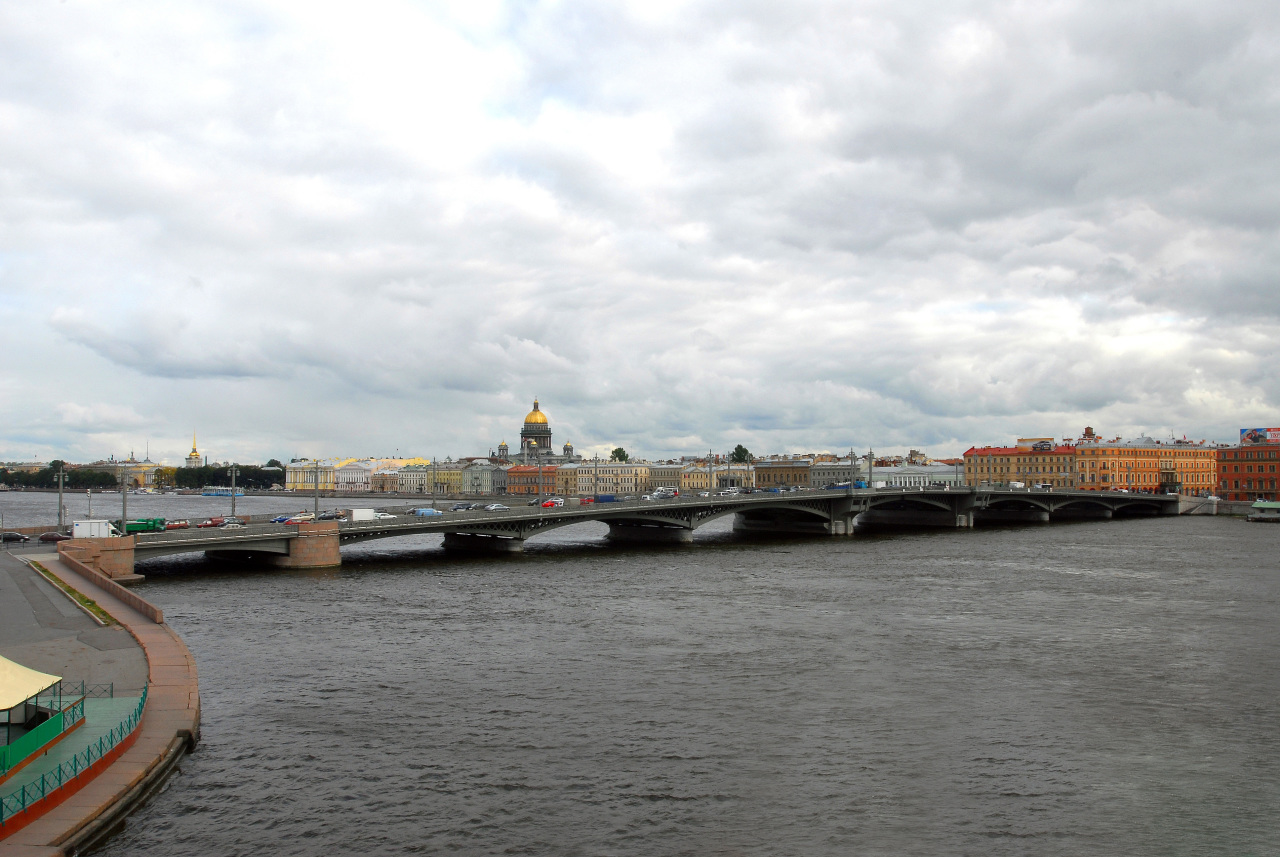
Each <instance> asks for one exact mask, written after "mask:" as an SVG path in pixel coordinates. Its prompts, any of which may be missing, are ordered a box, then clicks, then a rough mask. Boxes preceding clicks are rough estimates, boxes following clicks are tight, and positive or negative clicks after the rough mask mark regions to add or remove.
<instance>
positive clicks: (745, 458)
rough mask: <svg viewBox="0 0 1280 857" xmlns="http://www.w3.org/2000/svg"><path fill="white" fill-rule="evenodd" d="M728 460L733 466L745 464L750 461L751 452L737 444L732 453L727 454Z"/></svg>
mask: <svg viewBox="0 0 1280 857" xmlns="http://www.w3.org/2000/svg"><path fill="white" fill-rule="evenodd" d="M729 460H730V461H732V462H733V463H734V464H747V463H749V462H750V461H751V450H749V449H747V448H746V447H745V446H743V445H742V444H738V445H737V446H735V447H734V448H733V452H731V453H729Z"/></svg>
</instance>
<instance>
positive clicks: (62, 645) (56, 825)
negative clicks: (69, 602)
mask: <svg viewBox="0 0 1280 857" xmlns="http://www.w3.org/2000/svg"><path fill="white" fill-rule="evenodd" d="M33 558H34V559H35V560H36V561H37V562H39V563H40V565H41V566H43V567H44V568H46V569H48V571H49V572H51V573H52V574H53V575H54V576H55V577H57V578H58V579H59V580H60V581H62V582H63V583H65V584H66V585H67V586H69V587H71V588H72V589H74V590H76V591H77V592H79V593H81V594H82V595H84V596H85V597H87V598H89V599H91V600H93V601H94V602H96V603H97V605H98V606H99V607H101V608H102V609H103V610H105V611H106V612H107V613H108V614H109V615H110V616H111V617H112V618H113V619H114V620H115V621H116V622H118V623H119V627H118V628H100V627H93V628H86V629H84V630H79V625H78V624H77V623H78V622H79V620H78V619H77V618H76V616H74V615H73V614H71V613H70V611H69V609H68V608H67V607H66V606H65V605H64V604H63V603H62V602H61V601H59V600H58V599H62V598H63V597H64V596H62V595H61V594H60V593H56V591H55V590H53V589H52V586H51V584H49V583H48V582H47V581H43V580H37V579H36V578H38V577H39V575H38V574H37V572H36V571H35V570H34V569H31V568H29V567H25V568H24V569H23V570H19V569H16V568H14V567H13V565H12V564H13V562H15V561H16V560H20V559H26V558H25V557H15V558H12V559H10V558H8V557H6V558H5V562H6V569H5V570H6V571H7V572H8V575H9V577H10V578H11V579H12V581H13V584H14V588H15V589H16V590H17V591H20V592H21V594H22V595H23V596H24V598H23V599H22V600H21V601H19V600H18V599H9V603H8V604H7V605H6V611H7V612H8V613H15V614H18V613H22V612H23V611H25V612H27V613H29V614H30V615H29V617H26V619H27V621H26V623H25V625H26V626H27V627H29V628H31V629H33V630H32V636H33V637H35V638H36V639H34V640H33V641H32V642H31V643H18V644H15V643H14V641H13V636H14V631H13V630H10V632H9V634H8V638H7V643H8V644H7V645H6V646H5V648H4V649H3V651H4V653H5V654H6V655H12V656H13V657H15V658H17V659H19V660H23V659H25V660H26V661H27V662H28V663H31V665H32V666H34V667H36V668H39V669H42V670H45V671H49V672H53V673H55V674H58V675H64V676H67V677H71V675H72V674H78V676H86V677H87V678H88V679H89V680H91V681H94V682H99V683H101V682H107V681H117V680H121V681H122V684H124V685H125V688H126V689H128V686H129V685H131V684H135V685H136V684H142V685H145V688H146V691H147V699H146V705H145V708H144V709H143V714H142V720H141V723H140V724H139V726H138V727H137V728H136V729H135V730H134V733H133V734H132V735H131V736H130V739H129V740H130V741H131V742H132V743H130V744H129V745H128V746H127V747H126V748H125V749H124V750H123V752H121V753H120V754H119V756H118V757H117V758H115V759H114V760H112V761H110V763H109V764H108V765H107V766H106V767H105V768H104V769H103V770H101V772H99V773H98V774H97V775H96V776H94V777H93V778H92V779H90V780H88V781H87V782H86V783H85V784H84V785H83V786H81V787H80V788H79V789H78V790H77V791H75V792H74V793H69V796H68V797H66V799H64V800H62V802H61V803H59V804H58V805H56V806H54V807H52V808H51V809H49V810H48V811H47V812H45V813H44V814H43V815H41V816H39V817H38V818H36V819H35V820H34V821H31V822H30V823H28V824H26V825H25V826H23V827H21V828H20V829H18V830H17V831H16V832H14V833H12V834H10V835H8V836H7V837H5V838H3V839H0V855H10V854H12V855H58V854H76V853H81V852H83V851H85V850H88V849H89V848H92V847H94V846H95V845H96V844H98V843H99V842H101V841H102V840H103V839H105V838H106V837H107V836H109V835H110V834H111V832H112V831H114V830H115V829H116V828H118V827H119V825H120V824H121V823H122V822H123V820H124V819H125V818H126V817H127V816H128V815H129V813H131V812H132V811H133V810H134V809H136V808H137V807H138V806H140V805H141V804H142V803H143V802H145V801H146V800H147V799H148V798H150V797H151V795H153V794H154V793H155V792H156V791H157V790H158V789H159V788H160V786H161V785H163V783H164V781H165V779H166V778H167V777H168V776H169V775H170V774H171V773H173V771H174V770H175V769H176V768H177V766H178V764H179V762H180V760H181V758H182V756H183V755H184V754H185V753H187V752H189V751H191V750H192V749H194V747H195V744H196V741H197V740H198V738H199V732H200V694H199V685H198V677H197V673H196V664H195V659H194V658H193V657H192V655H191V652H190V651H189V650H188V649H187V647H186V645H185V644H184V643H183V642H182V640H181V638H179V637H178V635H177V634H176V633H175V632H174V631H173V630H172V629H171V628H169V626H168V625H166V624H164V623H163V621H159V622H157V621H153V619H152V618H149V617H148V616H147V615H145V613H144V612H143V610H144V609H145V608H151V609H150V610H149V611H147V612H152V615H153V616H154V617H156V618H158V619H163V616H162V614H160V612H159V611H158V610H157V609H156V608H154V607H151V605H149V604H144V605H140V606H141V607H142V608H143V609H135V608H134V607H132V606H130V605H129V604H126V603H125V601H124V600H123V599H122V598H119V597H116V595H113V594H112V592H110V591H108V589H109V588H110V587H109V586H107V585H105V584H104V585H103V586H98V585H95V583H94V582H92V581H91V580H88V579H86V578H85V577H82V576H81V575H79V574H76V573H75V572H73V571H72V570H71V569H70V568H68V567H67V566H66V565H65V564H63V563H62V562H61V561H59V559H58V558H57V557H56V555H49V554H40V555H38V556H34V557H33ZM128 595H131V593H128ZM133 597H136V596H133ZM153 611H154V612H153ZM5 618H6V619H11V618H13V617H10V616H8V615H6V617H5ZM23 618H24V617H22V616H20V615H19V616H17V620H18V621H21V620H22V619H23ZM81 624H83V623H81ZM10 627H12V626H10ZM41 628H43V629H46V630H45V632H44V633H43V634H41V633H39V630H38V629H41ZM120 629H123V631H124V632H126V633H127V637H122V636H121V633H120ZM67 632H75V636H74V641H73V640H72V638H71V637H68V636H67ZM59 633H61V634H62V636H57V635H58V634H59ZM86 635H96V636H89V637H88V639H85V638H86ZM41 637H43V638H44V639H40V638H41ZM76 642H83V643H85V644H86V645H84V646H77V645H76ZM86 648H87V649H93V650H104V651H108V652H117V653H121V654H120V655H119V656H118V657H117V658H115V659H112V658H102V657H98V658H97V659H96V660H95V659H94V658H93V657H92V656H91V655H90V654H87V653H86V652H85V651H82V650H81V649H86ZM86 657H88V658H89V661H91V663H86V662H85V659H86ZM139 661H140V665H141V667H142V670H144V672H143V673H142V676H139V675H138V672H139ZM33 662H34V663H33ZM78 676H77V677H78Z"/></svg>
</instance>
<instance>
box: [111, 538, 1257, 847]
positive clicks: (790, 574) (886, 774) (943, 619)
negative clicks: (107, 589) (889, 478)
mask: <svg viewBox="0 0 1280 857" xmlns="http://www.w3.org/2000/svg"><path fill="white" fill-rule="evenodd" d="M602 532H603V528H602V527H600V528H596V527H591V526H587V527H582V528H579V529H570V530H563V531H560V532H559V533H557V534H553V535H551V536H548V537H544V541H542V542H541V543H539V541H537V540H535V541H532V542H530V543H529V550H528V552H527V553H525V554H524V555H523V556H516V557H501V558H480V559H460V558H457V557H455V556H452V555H446V554H444V553H443V552H442V551H441V550H440V549H439V547H438V545H439V540H438V538H427V537H423V538H421V539H418V540H416V541H411V540H403V541H393V540H388V541H385V542H374V543H370V544H367V545H365V546H362V547H360V548H356V549H344V556H345V557H346V559H347V563H346V565H345V566H344V567H342V568H341V569H340V570H333V571H326V572H321V573H287V572H279V571H271V572H268V571H253V570H245V569H242V568H237V567H234V566H232V567H228V566H215V565H209V564H206V563H204V562H203V561H194V560H190V561H181V560H176V561H175V560H169V561H166V562H157V563H153V564H151V565H150V566H149V567H148V568H147V569H146V570H147V572H148V574H149V575H150V577H149V579H148V582H147V583H146V584H144V585H143V586H142V587H141V589H140V591H141V593H142V594H143V595H144V596H145V597H147V598H149V599H151V600H152V601H154V602H156V603H157V604H159V605H161V606H162V607H163V608H164V610H165V614H166V616H167V618H168V620H169V622H170V623H171V624H172V625H173V627H174V628H176V629H177V630H178V631H179V633H181V634H182V636H183V637H184V639H185V640H186V641H187V643H188V644H189V645H190V647H191V649H192V651H193V652H194V653H195V656H196V659H197V661H198V664H199V669H200V684H201V695H202V698H203V702H204V740H203V743H202V744H201V745H200V749H199V750H198V752H197V753H196V754H195V755H194V756H192V757H190V758H188V759H187V761H186V762H185V763H184V765H183V767H182V773H181V775H180V776H178V777H176V778H175V779H174V780H173V781H172V783H171V785H170V787H169V788H168V790H167V791H166V792H165V793H164V794H163V795H162V796H160V797H159V798H157V799H156V800H155V801H154V802H153V803H152V804H151V805H150V806H149V807H147V808H146V809H145V810H144V811H142V812H141V813H140V814H138V815H137V816H135V817H134V818H133V819H132V820H131V821H130V822H129V824H128V827H127V829H126V830H125V831H124V832H123V833H122V834H121V835H120V836H118V837H116V838H115V839H114V840H112V841H111V842H110V843H109V844H108V846H107V847H106V848H105V850H104V853H106V854H111V855H117V854H118V855H126V854H128V855H133V854H156V855H171V854H174V853H184V854H210V855H214V854H218V855H221V854H259V853H274V854H306V855H311V854H351V853H376V854H383V853H405V852H414V853H427V854H435V853H461V854H505V853H510V854H548V855H601V854H616V855H673V854H690V855H704V854H730V855H732V854H743V855H766V854H770V855H772V854H777V855H784V854H785V855H849V854H858V855H880V854H883V855H904V854H919V855H940V854H1028V853H1033V854H1099V855H1104V854H1105V855H1114V854H1129V855H1133V854H1173V855H1181V854H1188V855H1190V854H1274V853H1277V850H1278V849H1280V846H1277V844H1276V843H1277V842H1280V837H1278V836H1277V833H1278V832H1280V831H1278V828H1280V822H1278V821H1277V816H1276V813H1275V809H1276V807H1277V806H1280V761H1278V760H1280V729H1278V728H1277V727H1278V726H1280V717H1277V713H1276V705H1277V699H1278V698H1280V694H1278V693H1277V690H1278V689H1280V687H1278V685H1280V680H1278V679H1277V669H1276V664H1277V660H1278V659H1277V648H1278V647H1277V634H1278V632H1277V628H1280V623H1278V622H1277V619H1280V608H1278V605H1277V584H1276V580H1277V571H1278V570H1277V565H1278V561H1277V551H1276V545H1277V540H1278V539H1280V527H1267V526H1263V525H1256V524H1247V523H1244V522H1242V521H1239V520H1230V519H1214V518H1181V519H1157V520H1143V521H1116V522H1110V523H1102V522H1099V523H1084V524H1076V525H1063V526H1052V527H1034V528H1026V529H1001V530H978V531H974V532H928V533H909V534H902V535H893V536H879V537H873V538H866V537H859V538H855V539H825V540H824V539H809V540H784V541H743V540H740V539H737V538H735V537H733V536H732V535H731V534H729V533H728V532H727V531H726V529H725V527H724V526H723V525H721V526H720V528H719V529H718V530H717V531H715V532H704V533H699V536H698V540H697V541H696V542H695V544H693V545H691V546H685V547H676V548H665V549H660V550H636V549H630V548H626V549H620V548H610V547H606V546H603V544H602V542H601V541H600V536H601V534H602Z"/></svg>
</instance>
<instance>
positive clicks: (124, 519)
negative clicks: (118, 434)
mask: <svg viewBox="0 0 1280 857" xmlns="http://www.w3.org/2000/svg"><path fill="white" fill-rule="evenodd" d="M130 457H132V456H130ZM125 473H126V471H125V468H124V465H123V464H122V465H120V535H122V536H127V535H129V482H128V477H126V476H125Z"/></svg>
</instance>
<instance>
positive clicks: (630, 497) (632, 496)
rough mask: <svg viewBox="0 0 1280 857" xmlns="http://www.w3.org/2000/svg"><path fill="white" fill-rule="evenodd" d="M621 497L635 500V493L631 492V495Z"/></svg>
mask: <svg viewBox="0 0 1280 857" xmlns="http://www.w3.org/2000/svg"><path fill="white" fill-rule="evenodd" d="M622 499H623V500H635V499H636V495H634V494H632V495H630V496H628V497H623V498H622Z"/></svg>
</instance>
